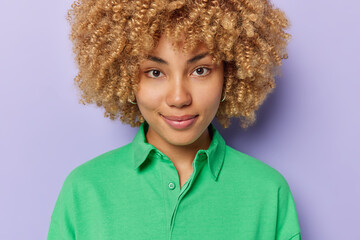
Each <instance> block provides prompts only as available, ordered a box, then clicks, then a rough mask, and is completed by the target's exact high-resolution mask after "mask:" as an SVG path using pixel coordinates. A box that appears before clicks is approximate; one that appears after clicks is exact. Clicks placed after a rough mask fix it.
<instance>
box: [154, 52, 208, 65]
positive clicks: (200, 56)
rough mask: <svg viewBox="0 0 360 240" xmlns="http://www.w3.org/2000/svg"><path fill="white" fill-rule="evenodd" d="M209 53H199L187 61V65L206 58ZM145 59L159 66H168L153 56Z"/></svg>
mask: <svg viewBox="0 0 360 240" xmlns="http://www.w3.org/2000/svg"><path fill="white" fill-rule="evenodd" d="M208 54H209V53H208V52H205V53H200V54H198V55H196V56H195V57H193V58H191V59H189V60H187V62H186V63H187V64H190V63H194V62H196V61H198V60H200V59H202V58H204V57H205V56H207V55H208ZM147 59H149V60H151V61H154V62H157V63H161V64H167V65H168V62H166V61H165V60H163V59H161V58H159V57H155V56H151V55H148V56H147Z"/></svg>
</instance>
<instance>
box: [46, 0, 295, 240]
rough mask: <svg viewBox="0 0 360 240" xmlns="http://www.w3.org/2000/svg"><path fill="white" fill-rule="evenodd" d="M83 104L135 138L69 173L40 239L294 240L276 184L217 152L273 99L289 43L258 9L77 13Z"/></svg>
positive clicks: (246, 5)
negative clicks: (229, 133) (232, 126)
mask: <svg viewBox="0 0 360 240" xmlns="http://www.w3.org/2000/svg"><path fill="white" fill-rule="evenodd" d="M68 19H69V21H70V23H71V24H72V33H71V39H72V40H73V43H74V52H75V54H76V60H77V63H78V67H79V74H78V76H77V77H76V82H77V84H78V87H79V89H80V90H81V93H82V100H83V102H84V103H96V104H97V105H98V106H103V107H104V108H105V115H106V116H109V117H110V118H111V119H115V118H117V117H120V119H121V120H122V121H123V122H125V123H128V124H130V125H131V126H140V128H139V131H138V133H137V135H136V136H135V138H134V139H133V141H132V142H131V143H129V144H127V145H125V146H123V147H120V148H117V149H114V150H112V151H110V152H107V153H104V154H102V155H100V156H98V157H96V158H94V159H92V160H90V161H88V162H86V163H84V164H82V165H81V166H79V167H77V168H76V169H74V170H73V171H72V172H71V173H70V174H69V176H68V177H67V178H66V180H65V182H64V185H63V187H62V189H61V192H60V194H59V197H58V200H57V202H56V205H55V208H54V212H53V214H52V218H51V224H50V229H49V234H48V239H87V240H89V239H246V240H251V239H254V240H257V239H266V240H267V239H281V240H282V239H284V240H289V239H292V240H298V239H301V235H300V229H299V224H298V219H297V214H296V208H295V204H294V200H293V197H292V195H291V191H290V188H289V186H288V184H287V182H286V180H285V179H284V178H283V176H282V175H281V174H280V173H279V172H277V171H276V170H275V169H273V168H271V167H270V166H268V165H266V164H265V163H263V162H261V161H259V160H257V159H255V158H253V157H251V156H248V155H246V154H244V153H241V152H239V151H237V150H235V149H233V148H231V147H229V146H227V145H226V144H225V141H224V139H223V138H222V137H221V135H220V134H219V132H218V131H217V130H216V129H215V127H214V126H213V125H212V124H211V121H212V120H213V119H214V117H215V116H216V117H217V120H218V121H219V122H220V123H221V124H222V126H224V127H228V125H229V123H230V118H231V117H238V118H240V121H241V126H242V127H243V128H247V127H248V126H250V125H251V124H252V123H254V121H255V113H254V112H255V110H257V109H258V107H259V106H260V105H261V103H262V102H263V101H264V99H265V98H266V95H267V94H268V93H269V92H270V91H271V90H272V89H273V88H274V86H275V85H274V75H275V71H276V67H277V66H279V65H281V59H282V58H285V57H286V51H285V47H286V43H287V40H288V39H289V38H290V35H289V34H287V33H285V32H284V29H285V28H286V27H287V26H288V21H287V19H286V17H285V15H284V14H283V13H282V12H281V11H280V10H278V9H274V8H273V7H272V5H271V4H270V3H269V2H267V1H266V0H260V1H251V2H248V1H246V0H236V1H220V0H219V1H216V0H213V1H205V0H204V1H165V0H158V1H124V0H118V1H106V0H104V1H99V0H97V1H95V0H83V1H81V2H76V3H75V4H74V5H73V6H72V9H71V10H70V11H69V15H68Z"/></svg>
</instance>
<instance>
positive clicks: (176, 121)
mask: <svg viewBox="0 0 360 240" xmlns="http://www.w3.org/2000/svg"><path fill="white" fill-rule="evenodd" d="M160 115H161V117H162V119H164V121H165V122H166V123H167V124H168V125H169V126H170V127H172V128H175V129H185V128H188V127H189V126H191V125H192V124H193V123H194V122H195V121H196V120H197V119H198V116H199V115H183V116H164V115H162V114H160Z"/></svg>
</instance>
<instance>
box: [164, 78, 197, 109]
mask: <svg viewBox="0 0 360 240" xmlns="http://www.w3.org/2000/svg"><path fill="white" fill-rule="evenodd" d="M191 101H192V97H191V93H190V91H189V86H188V83H187V81H186V80H185V79H182V78H181V77H176V79H174V80H173V81H170V84H169V86H168V92H167V96H166V102H167V104H168V105H169V106H171V107H177V108H182V107H184V106H188V105H190V104H191Z"/></svg>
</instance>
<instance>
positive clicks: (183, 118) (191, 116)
mask: <svg viewBox="0 0 360 240" xmlns="http://www.w3.org/2000/svg"><path fill="white" fill-rule="evenodd" d="M162 116H163V117H164V118H166V119H169V120H172V121H185V120H189V119H192V118H195V117H197V115H183V116H164V115H162Z"/></svg>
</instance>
